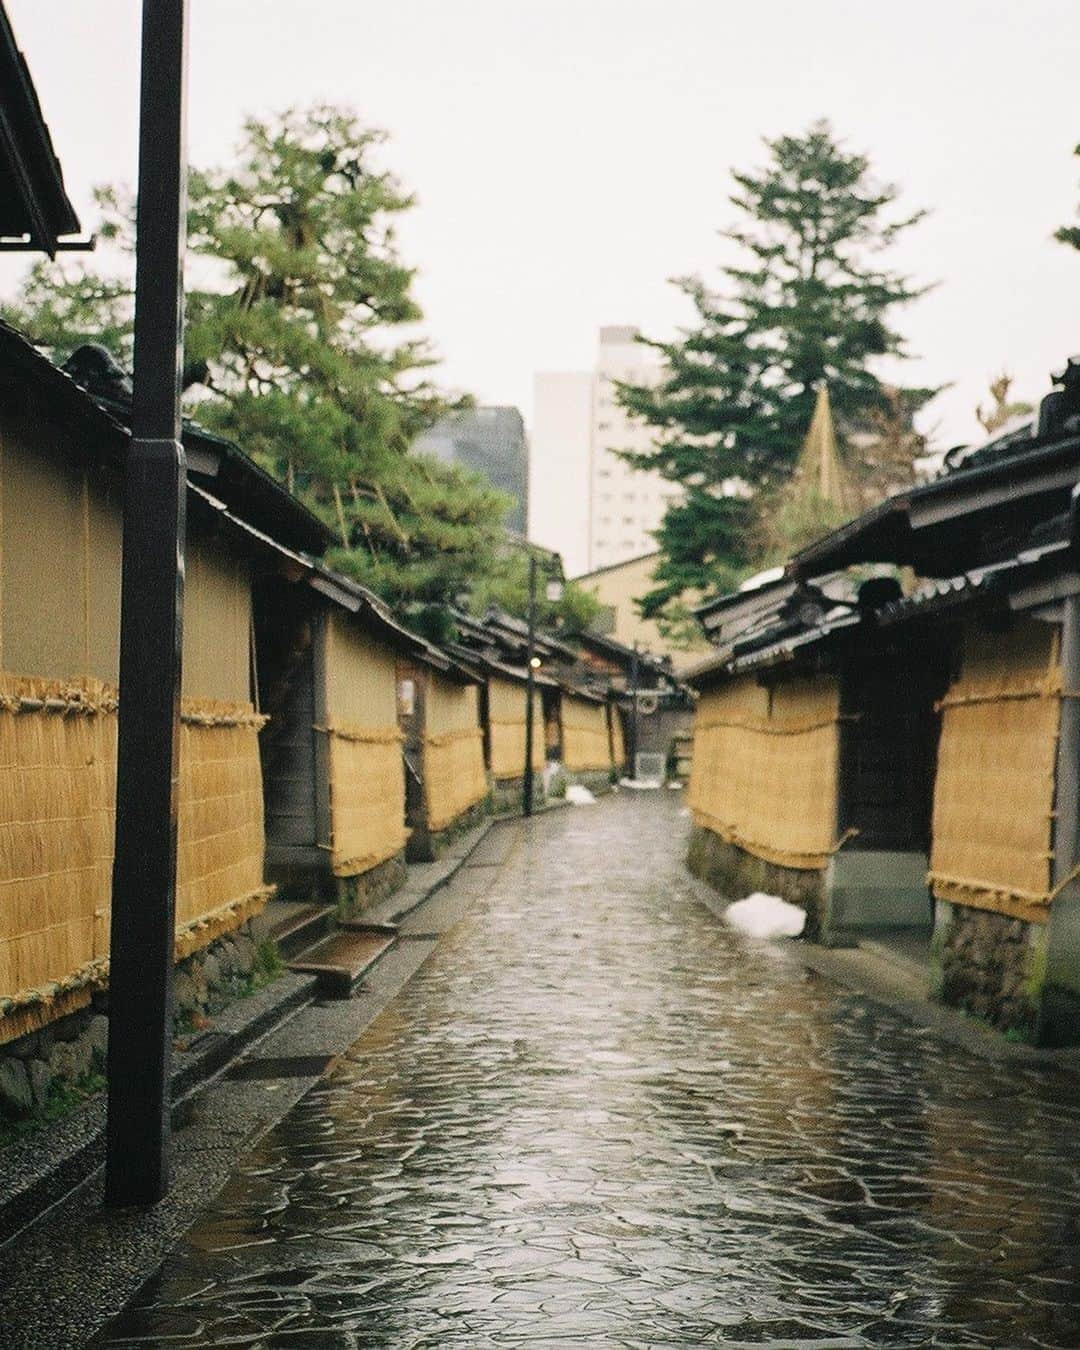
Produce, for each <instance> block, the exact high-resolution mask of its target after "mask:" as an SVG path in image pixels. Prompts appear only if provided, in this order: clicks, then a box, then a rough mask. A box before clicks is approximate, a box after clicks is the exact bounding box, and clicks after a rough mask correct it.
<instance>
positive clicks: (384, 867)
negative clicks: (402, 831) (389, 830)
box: [337, 849, 408, 919]
mask: <svg viewBox="0 0 1080 1350" xmlns="http://www.w3.org/2000/svg"><path fill="white" fill-rule="evenodd" d="M407 875H408V866H407V865H406V862H405V850H404V849H402V850H401V852H400V853H395V854H394V856H393V857H392V858H387V859H386V861H385V862H381V863H379V865H378V867H373V868H371V870H370V871H368V872H361V873H360V874H359V875H358V876H355V877H338V879H337V903H338V910H339V912H340V914H341V917H342V918H343V919H354V918H356V917H358V916H359V915H361V914H363V912H364V910H366V909H370V908H371V907H372V906H373V905H377V904H378V903H379V902H380V901H381V900H385V899H386V898H387V896H390V895H393V894H394V892H395V891H396V890H400V888H401V887H402V886H403V885H404V883H405V878H406V876H407Z"/></svg>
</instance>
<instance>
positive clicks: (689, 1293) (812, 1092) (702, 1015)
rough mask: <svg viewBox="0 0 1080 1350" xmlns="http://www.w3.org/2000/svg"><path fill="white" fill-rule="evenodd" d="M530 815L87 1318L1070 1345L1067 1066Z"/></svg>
mask: <svg viewBox="0 0 1080 1350" xmlns="http://www.w3.org/2000/svg"><path fill="white" fill-rule="evenodd" d="M685 831H686V821H685V819H684V818H682V817H680V816H679V814H678V802H677V801H675V802H672V801H671V800H669V799H668V798H667V796H665V797H663V798H660V797H658V796H655V795H653V796H649V797H635V798H629V799H628V798H627V797H620V798H619V799H617V800H609V801H607V802H605V803H603V804H602V805H600V806H598V807H596V808H592V809H588V810H585V809H581V810H574V811H571V810H567V811H563V812H560V813H558V814H556V815H553V816H548V817H543V818H541V819H539V820H537V821H536V822H534V824H533V825H532V826H531V827H530V830H529V831H528V833H526V834H524V835H523V837H522V840H521V843H520V844H519V846H518V847H517V848H516V849H515V850H514V851H513V853H512V854H511V856H510V859H509V861H508V862H507V863H506V865H505V866H504V868H503V869H502V871H501V872H499V873H497V875H496V879H495V884H494V887H493V889H492V890H491V892H490V893H489V894H488V896H487V897H486V898H485V899H483V900H480V901H478V902H477V903H476V905H475V906H474V907H473V909H472V910H471V911H470V914H469V917H468V918H467V920H466V921H465V922H464V923H462V924H461V925H460V926H459V927H458V928H457V929H456V930H455V931H454V932H453V933H452V935H451V936H449V937H448V938H446V939H445V940H444V941H443V943H442V944H441V945H440V947H439V948H438V949H437V951H436V952H435V954H434V955H433V957H432V958H431V959H430V961H429V962H428V963H427V965H426V966H425V967H424V968H423V969H422V970H421V972H420V973H419V975H418V976H417V977H416V978H415V979H414V980H413V981H412V982H411V983H410V984H409V985H408V986H407V987H406V988H405V989H404V990H403V991H402V993H401V994H400V995H399V996H398V997H397V998H396V999H395V1001H394V1002H393V1003H392V1004H391V1005H390V1006H389V1007H388V1008H387V1009H386V1011H385V1012H384V1013H383V1014H382V1016H381V1017H380V1018H379V1019H378V1020H377V1021H376V1022H375V1023H374V1024H373V1025H372V1026H371V1027H370V1028H369V1030H368V1032H367V1033H366V1034H365V1035H364V1036H363V1037H362V1038H361V1040H360V1041H359V1042H358V1043H357V1044H356V1045H355V1046H354V1047H353V1049H352V1051H351V1052H350V1055H349V1058H348V1059H347V1060H346V1061H345V1062H344V1063H342V1064H341V1065H340V1066H339V1067H338V1068H337V1069H336V1070H335V1071H334V1072H333V1073H332V1075H331V1076H330V1077H329V1078H328V1079H326V1080H324V1082H322V1083H321V1084H320V1085H319V1086H318V1087H317V1088H316V1089H315V1090H314V1091H312V1093H311V1094H310V1095H309V1096H308V1097H307V1098H305V1099H304V1101H303V1102H301V1103H300V1105H299V1106H298V1107H297V1108H296V1109H295V1110H294V1111H293V1112H292V1114H291V1115H290V1116H288V1117H287V1118H286V1120H285V1121H284V1122H283V1123H282V1124H281V1125H280V1126H279V1127H278V1128H277V1129H276V1130H274V1131H273V1133H272V1134H270V1135H268V1136H267V1137H266V1139H265V1140H264V1141H263V1142H262V1143H261V1144H260V1145H259V1146H258V1147H257V1148H256V1149H255V1150H254V1151H253V1152H252V1153H251V1154H250V1155H249V1156H248V1158H247V1159H246V1160H245V1162H244V1164H243V1165H242V1166H241V1168H240V1169H239V1171H238V1172H237V1174H236V1175H235V1177H234V1179H233V1180H232V1182H231V1183H230V1184H229V1186H228V1188H227V1189H226V1191H225V1192H224V1193H223V1194H222V1195H221V1197H220V1198H219V1200H218V1201H217V1203H216V1204H215V1206H214V1207H213V1209H212V1210H211V1211H210V1212H209V1213H208V1214H207V1216H206V1217H205V1219H204V1220H203V1221H202V1222H201V1223H200V1224H199V1225H198V1226H197V1227H196V1228H195V1229H193V1230H192V1232H191V1233H190V1234H189V1236H188V1238H187V1240H186V1242H185V1243H184V1244H183V1245H182V1246H181V1248H180V1249H179V1250H178V1251H177V1252H176V1253H175V1254H174V1256H173V1258H172V1259H171V1260H170V1262H169V1263H168V1264H167V1266H166V1268H165V1270H164V1271H163V1273H162V1275H161V1277H160V1278H159V1279H158V1280H157V1281H156V1282H155V1283H154V1285H153V1286H152V1287H151V1288H149V1289H148V1290H147V1291H146V1292H145V1294H144V1297H143V1302H142V1305H141V1306H139V1307H137V1308H135V1309H133V1310H131V1311H129V1313H128V1314H127V1315H126V1317H125V1318H124V1319H123V1320H122V1321H121V1322H119V1323H117V1324H116V1325H114V1327H113V1328H112V1330H111V1335H110V1337H109V1338H107V1339H106V1341H104V1342H103V1344H109V1345H113V1346H120V1345H154V1346H160V1345H169V1346H205V1345H231V1346H252V1347H255V1346H259V1347H262V1346H265V1347H271V1346H274V1347H276V1346H290V1347H293V1346H311V1347H320V1348H323V1347H325V1348H326V1350H333V1347H339V1346H340V1347H345V1346H395V1347H397V1346H440V1345H445V1344H463V1345H495V1344H497V1345H518V1344H520V1345H541V1346H560V1345H573V1344H577V1343H579V1342H585V1341H591V1342H594V1343H595V1344H598V1345H611V1346H620V1345H630V1346H653V1345H656V1346H669V1345H702V1344H720V1345H755V1346H757V1345H776V1346H804V1345H805V1346H815V1347H823V1346H929V1345H948V1346H969V1345H972V1346H1020V1345H1053V1346H1064V1345H1076V1344H1080V1310H1078V1309H1077V1308H1076V1306H1075V1305H1076V1304H1077V1302H1078V1298H1077V1296H1078V1294H1080V1190H1078V1186H1077V1174H1078V1170H1080V1098H1078V1096H1077V1094H1076V1092H1075V1091H1074V1089H1073V1088H1072V1085H1071V1080H1068V1079H1066V1078H1064V1077H1062V1076H1060V1075H1055V1074H1052V1073H1048V1072H1044V1071H1042V1070H1035V1069H1028V1068H1019V1069H1018V1068H1004V1067H1000V1066H995V1065H991V1064H988V1063H986V1062H984V1061H982V1060H979V1059H976V1058H973V1057H969V1056H968V1055H966V1054H965V1053H963V1052H961V1051H959V1050H956V1049H954V1048H951V1047H949V1046H946V1045H944V1044H943V1043H940V1042H939V1041H937V1040H936V1039H935V1038H934V1037H933V1036H932V1035H930V1034H928V1033H926V1032H923V1031H920V1030H919V1029H917V1028H912V1027H910V1026H908V1025H906V1024H905V1023H903V1022H902V1021H901V1020H900V1019H899V1018H898V1017H896V1016H894V1015H893V1014H891V1013H889V1012H887V1011H885V1010H881V1009H878V1008H877V1007H875V1006H874V1005H872V1004H868V1003H865V1002H863V1001H861V1000H860V999H858V998H857V997H855V996H854V995H852V994H850V993H847V992H845V991H843V990H840V989H837V988H835V987H834V986H832V985H830V984H829V983H827V982H826V981H823V980H821V979H819V978H818V977H816V976H813V975H811V974H810V973H808V972H807V971H805V970H804V969H803V968H802V967H801V965H800V964H799V963H798V961H797V960H795V959H793V955H792V953H791V952H790V951H784V950H780V949H778V948H773V947H755V946H753V945H751V944H749V943H748V942H746V941H745V940H744V939H742V938H740V937H738V936H737V935H735V934H733V933H731V932H728V931H726V930H725V929H724V927H723V926H722V925H721V924H720V923H718V921H717V920H716V919H715V918H714V917H713V915H712V914H711V913H710V912H709V911H708V910H707V909H705V907H704V906H703V905H702V904H701V902H700V899H699V898H698V897H699V896H700V895H701V894H702V892H701V891H700V889H699V888H698V886H697V883H695V882H693V881H692V880H691V879H690V878H689V877H688V876H687V874H686V873H685V871H684V869H683V867H682V861H681V860H682V854H683V840H684V835H685Z"/></svg>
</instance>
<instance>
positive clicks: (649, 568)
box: [576, 550, 710, 669]
mask: <svg viewBox="0 0 1080 1350" xmlns="http://www.w3.org/2000/svg"><path fill="white" fill-rule="evenodd" d="M659 559H660V554H659V553H657V552H656V551H655V550H654V551H653V552H652V553H646V554H643V555H642V556H641V557H639V558H629V559H627V561H626V562H621V563H613V564H612V565H611V566H609V567H600V568H597V569H596V570H595V571H593V572H585V573H584V574H583V575H581V576H579V577H577V578H576V580H577V583H578V584H579V585H580V586H581V588H582V590H584V591H587V592H588V593H589V594H590V595H593V596H595V597H596V599H597V600H598V601H599V602H600V609H599V610H598V611H597V614H596V617H595V618H594V619H593V621H592V624H591V625H590V627H591V629H592V631H593V632H594V633H597V634H599V635H600V636H602V637H606V638H613V639H614V640H615V641H616V642H620V643H622V644H623V646H625V647H632V646H633V645H634V643H637V645H638V647H639V648H640V650H641V651H643V652H648V653H649V654H650V655H652V656H659V657H665V656H667V657H670V658H671V661H672V664H673V666H674V667H675V668H676V669H679V668H681V667H683V666H688V665H692V664H693V663H694V662H696V661H700V660H701V657H702V654H703V653H705V652H707V651H709V649H710V648H709V644H708V642H706V641H705V639H704V638H703V637H701V638H699V639H698V640H697V641H695V642H694V643H693V645H692V647H691V648H690V649H689V650H685V651H684V650H681V649H680V648H677V647H675V646H673V645H672V643H671V642H669V641H668V640H667V639H666V638H665V637H664V636H663V635H662V634H661V632H660V630H659V628H657V626H656V624H655V623H654V621H653V620H652V619H643V618H642V617H641V615H640V614H639V613H638V609H637V603H636V602H637V601H638V600H640V599H641V598H642V596H644V595H645V594H647V592H649V591H651V590H652V588H653V585H654V584H655V583H654V581H653V571H654V570H655V568H656V564H657V562H658V561H659ZM696 599H697V597H696V596H689V595H688V596H687V603H688V604H690V603H692V602H693V601H694V600H696Z"/></svg>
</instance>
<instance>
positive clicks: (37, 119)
mask: <svg viewBox="0 0 1080 1350" xmlns="http://www.w3.org/2000/svg"><path fill="white" fill-rule="evenodd" d="M79 228H80V226H79V217H78V216H77V214H76V213H75V208H74V207H73V206H72V204H71V201H70V199H69V198H68V195H67V191H66V189H65V187H64V175H63V170H62V169H61V167H60V161H59V159H58V158H57V156H56V152H55V150H54V149H53V143H52V137H51V136H50V135H49V128H48V126H47V124H46V122H45V118H44V117H43V115H42V111H41V104H40V102H39V101H38V96H37V90H36V89H35V88H34V82H33V79H32V78H31V75H30V69H29V67H28V65H27V63H26V59H25V57H24V56H23V54H22V52H21V51H20V50H19V46H18V43H17V42H16V40H15V33H14V30H13V29H12V27H11V21H10V20H9V18H8V16H7V13H6V12H5V10H4V6H3V0H0V236H2V237H3V238H4V239H5V244H4V246H5V248H8V249H11V248H20V247H23V248H26V249H32V250H35V251H40V252H43V253H47V254H49V256H50V257H51V256H53V255H54V254H55V253H56V250H57V247H58V245H59V242H60V239H61V237H62V236H64V235H72V234H76V233H78V231H79ZM84 247H85V245H84Z"/></svg>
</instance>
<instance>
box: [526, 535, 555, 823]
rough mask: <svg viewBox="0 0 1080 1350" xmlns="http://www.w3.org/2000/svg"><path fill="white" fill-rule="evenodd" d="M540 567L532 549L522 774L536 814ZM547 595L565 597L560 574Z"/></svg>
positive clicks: (528, 808) (529, 810)
mask: <svg viewBox="0 0 1080 1350" xmlns="http://www.w3.org/2000/svg"><path fill="white" fill-rule="evenodd" d="M539 570H540V565H539V562H538V561H537V557H536V554H535V553H533V552H532V551H531V550H530V552H529V629H528V637H527V638H526V641H525V772H524V773H523V774H522V776H521V814H522V815H523V816H531V815H532V813H533V762H532V743H533V727H534V722H535V714H534V711H533V699H534V696H535V692H536V672H537V670H538V669H539V668H540V658H539V657H538V656H537V655H536V584H537V576H538V573H539ZM544 595H545V597H546V598H547V599H548V600H550V601H551V602H552V603H553V604H555V603H557V602H558V601H559V600H561V599H562V595H563V586H562V582H561V581H559V580H558V578H557V577H549V578H548V580H547V583H546V585H545V587H544Z"/></svg>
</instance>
